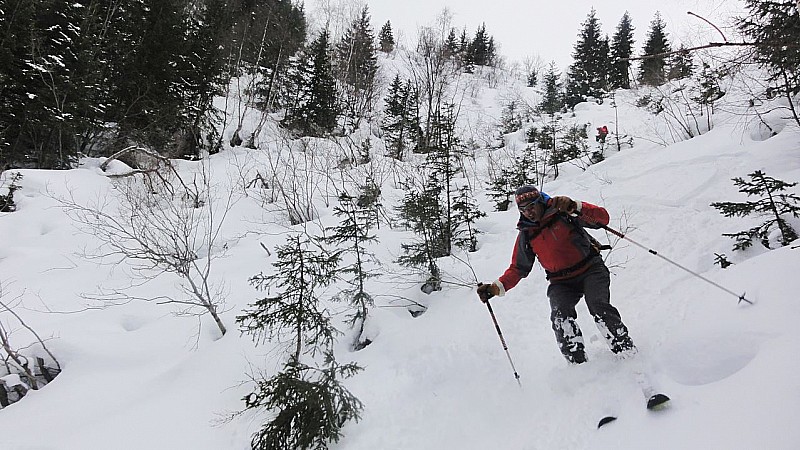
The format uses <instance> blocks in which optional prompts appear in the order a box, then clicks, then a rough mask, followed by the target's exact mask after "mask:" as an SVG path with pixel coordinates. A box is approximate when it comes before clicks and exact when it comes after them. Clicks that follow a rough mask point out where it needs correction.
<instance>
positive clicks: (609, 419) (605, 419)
mask: <svg viewBox="0 0 800 450" xmlns="http://www.w3.org/2000/svg"><path fill="white" fill-rule="evenodd" d="M615 420H617V418H616V417H614V416H606V417H603V418H602V419H600V422H598V423H597V428H600V427H602V426H603V425H605V424H607V423H610V422H613V421H615Z"/></svg>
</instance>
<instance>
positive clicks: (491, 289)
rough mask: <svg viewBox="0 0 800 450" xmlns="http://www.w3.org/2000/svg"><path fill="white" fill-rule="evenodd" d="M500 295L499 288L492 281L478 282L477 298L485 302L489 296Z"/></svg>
mask: <svg viewBox="0 0 800 450" xmlns="http://www.w3.org/2000/svg"><path fill="white" fill-rule="evenodd" d="M496 295H500V289H499V288H498V287H497V285H495V284H494V283H488V284H483V283H478V298H480V299H481V301H482V302H484V303H486V302H487V301H489V299H490V298H492V297H494V296H496Z"/></svg>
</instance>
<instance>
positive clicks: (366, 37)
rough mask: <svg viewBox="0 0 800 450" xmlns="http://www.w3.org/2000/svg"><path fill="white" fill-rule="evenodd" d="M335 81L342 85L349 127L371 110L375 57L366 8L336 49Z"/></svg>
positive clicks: (353, 125) (354, 125)
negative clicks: (337, 76) (336, 73)
mask: <svg viewBox="0 0 800 450" xmlns="http://www.w3.org/2000/svg"><path fill="white" fill-rule="evenodd" d="M336 52H337V65H338V75H339V79H340V80H341V81H342V82H343V85H344V86H345V97H346V98H345V100H344V106H345V108H346V112H347V116H348V119H349V121H350V124H351V125H352V127H353V128H357V127H358V124H359V123H360V119H361V117H362V116H363V115H364V114H365V113H366V112H368V111H370V110H371V109H372V101H373V94H374V92H375V74H376V73H377V71H378V56H377V49H376V48H375V36H374V33H373V31H372V25H370V16H369V9H368V8H367V7H366V6H364V8H363V9H362V10H361V15H360V16H359V17H358V18H357V19H356V20H354V21H353V22H352V23H351V24H350V26H349V27H348V28H347V30H346V31H345V33H344V36H342V40H341V41H340V42H339V44H338V45H337V46H336Z"/></svg>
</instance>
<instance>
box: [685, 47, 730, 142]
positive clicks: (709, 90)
mask: <svg viewBox="0 0 800 450" xmlns="http://www.w3.org/2000/svg"><path fill="white" fill-rule="evenodd" d="M723 75H724V71H720V70H715V69H712V68H711V66H709V65H708V63H705V62H704V63H703V68H702V70H701V71H700V74H699V75H698V76H697V84H698V86H699V89H698V91H697V93H696V94H695V95H693V96H692V97H691V99H692V101H694V102H695V103H697V104H698V105H700V115H703V116H706V125H707V126H708V129H709V130H710V129H712V128H713V122H712V119H713V116H714V104H715V103H716V102H717V100H719V99H721V98H722V97H724V96H725V91H723V90H722V87H721V86H720V79H721V78H722V77H723Z"/></svg>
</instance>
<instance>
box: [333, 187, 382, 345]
mask: <svg viewBox="0 0 800 450" xmlns="http://www.w3.org/2000/svg"><path fill="white" fill-rule="evenodd" d="M333 211H334V212H333V214H334V215H335V216H336V217H340V218H341V222H340V223H339V224H338V225H337V226H334V227H329V228H326V231H328V232H329V233H330V234H328V236H327V237H326V238H325V242H327V243H330V244H334V245H336V246H340V247H339V248H340V249H341V255H342V256H343V257H347V258H349V261H348V262H349V264H348V265H346V266H344V267H342V268H341V269H339V272H340V273H341V274H342V275H344V276H347V277H348V278H347V279H346V280H345V282H346V283H347V285H348V288H346V289H344V290H342V291H341V292H339V294H338V295H337V298H338V299H339V300H343V301H345V302H347V304H348V305H349V306H350V308H351V310H352V311H353V312H352V314H349V315H348V322H349V323H350V326H351V327H358V331H357V333H356V336H355V340H354V342H353V345H352V348H353V349H354V350H361V349H362V348H364V347H366V346H367V345H369V344H370V341H369V340H365V339H363V338H362V336H363V334H364V325H365V323H366V321H367V317H368V315H369V310H370V308H371V307H372V306H373V305H374V303H375V302H374V300H373V298H372V295H370V294H369V293H368V292H367V290H366V286H365V283H366V281H367V280H368V279H369V278H372V277H375V276H377V274H376V273H375V272H374V271H373V270H370V266H371V265H375V263H376V262H377V261H376V260H375V256H374V255H373V254H372V253H370V252H369V251H368V250H367V246H368V245H370V244H371V243H374V242H375V241H376V240H377V238H376V237H375V235H373V234H370V233H369V225H370V222H371V219H372V213H371V211H370V209H369V208H368V205H365V206H361V202H358V201H356V199H355V198H354V197H352V196H350V195H347V194H344V193H342V194H341V195H339V205H337V206H336V207H334V209H333Z"/></svg>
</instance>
